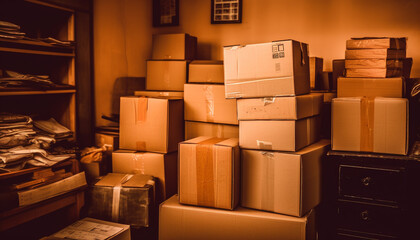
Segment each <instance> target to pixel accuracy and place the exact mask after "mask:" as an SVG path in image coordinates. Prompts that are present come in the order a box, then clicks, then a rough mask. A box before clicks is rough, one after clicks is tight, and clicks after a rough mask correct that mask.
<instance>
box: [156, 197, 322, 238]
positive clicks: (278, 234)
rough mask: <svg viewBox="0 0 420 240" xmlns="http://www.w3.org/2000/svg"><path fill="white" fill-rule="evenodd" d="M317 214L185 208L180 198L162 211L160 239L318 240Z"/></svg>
mask: <svg viewBox="0 0 420 240" xmlns="http://www.w3.org/2000/svg"><path fill="white" fill-rule="evenodd" d="M316 235H317V233H316V227H315V212H314V211H310V212H309V213H308V214H307V215H305V216H304V217H301V218H297V217H292V216H286V215H281V214H276V213H269V212H264V211H257V210H253V209H248V208H242V207H237V208H236V209H235V210H234V211H226V210H221V209H212V208H202V207H195V206H187V205H181V204H179V203H178V199H177V196H173V197H172V198H171V199H168V200H167V201H166V202H164V203H163V204H162V205H160V210H159V239H160V240H170V239H183V240H197V239H203V240H211V239H219V240H232V239H241V240H261V239H284V240H286V239H293V240H315V239H316Z"/></svg>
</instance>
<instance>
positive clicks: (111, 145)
mask: <svg viewBox="0 0 420 240" xmlns="http://www.w3.org/2000/svg"><path fill="white" fill-rule="evenodd" d="M104 145H105V146H106V149H107V151H109V152H112V151H115V150H117V149H118V147H119V146H118V145H119V138H118V134H106V133H100V132H96V133H95V146H97V147H103V146H104Z"/></svg>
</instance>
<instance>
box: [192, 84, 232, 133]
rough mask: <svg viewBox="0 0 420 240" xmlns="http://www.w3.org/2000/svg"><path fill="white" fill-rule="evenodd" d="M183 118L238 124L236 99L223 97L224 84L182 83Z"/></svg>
mask: <svg viewBox="0 0 420 240" xmlns="http://www.w3.org/2000/svg"><path fill="white" fill-rule="evenodd" d="M184 105H185V106H184V107H185V120H189V121H200V122H213V123H225V124H235V125H238V118H237V113H236V99H226V98H225V86H224V85H216V84H185V85H184Z"/></svg>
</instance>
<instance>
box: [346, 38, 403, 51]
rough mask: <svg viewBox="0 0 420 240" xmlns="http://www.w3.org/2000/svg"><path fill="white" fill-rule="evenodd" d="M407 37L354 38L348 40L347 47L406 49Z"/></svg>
mask: <svg viewBox="0 0 420 240" xmlns="http://www.w3.org/2000/svg"><path fill="white" fill-rule="evenodd" d="M406 40H407V39H406V38H388V37H383V38H352V39H350V40H347V42H346V48H347V49H363V48H390V49H406V45H407V44H406Z"/></svg>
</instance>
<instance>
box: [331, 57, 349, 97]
mask: <svg viewBox="0 0 420 240" xmlns="http://www.w3.org/2000/svg"><path fill="white" fill-rule="evenodd" d="M332 65H333V83H332V85H333V87H332V90H337V79H338V78H339V77H344V76H345V73H346V68H345V62H344V59H334V60H333V61H332Z"/></svg>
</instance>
